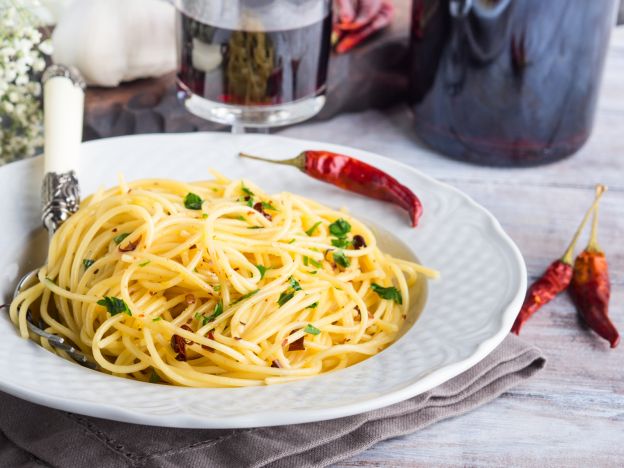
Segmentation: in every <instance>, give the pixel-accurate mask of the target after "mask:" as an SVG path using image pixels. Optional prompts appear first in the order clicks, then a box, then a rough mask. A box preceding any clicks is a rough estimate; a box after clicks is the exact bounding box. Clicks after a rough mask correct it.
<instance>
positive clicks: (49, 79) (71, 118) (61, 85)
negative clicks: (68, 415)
mask: <svg viewBox="0 0 624 468" xmlns="http://www.w3.org/2000/svg"><path fill="white" fill-rule="evenodd" d="M42 83H43V94H44V128H45V143H44V172H45V175H44V177H43V183H42V188H41V220H42V222H43V226H44V227H45V228H46V229H47V230H48V234H49V236H50V237H52V235H53V234H54V232H56V230H57V229H58V228H59V226H60V225H61V224H62V223H63V222H64V221H65V220H66V219H67V218H69V217H70V216H71V215H72V214H73V213H75V212H76V211H77V210H78V206H79V205H80V189H79V185H78V179H77V177H76V168H77V167H78V155H79V151H80V141H81V140H82V118H83V113H84V89H85V82H84V80H83V79H82V77H81V76H80V74H79V73H78V71H77V70H75V69H74V68H72V67H67V66H64V65H58V64H57V65H52V66H50V67H48V68H47V69H46V71H45V72H44V74H43V77H42ZM37 272H38V269H37V270H33V271H31V272H29V273H26V274H25V275H24V276H22V278H21V279H20V280H19V282H18V283H17V286H16V288H15V292H14V294H13V298H15V297H16V296H17V295H18V294H19V292H20V291H21V290H22V288H23V287H24V286H26V285H28V284H29V283H33V282H34V280H35V279H36V276H37ZM26 322H27V325H28V329H29V330H30V331H31V332H33V333H34V334H36V335H38V336H40V337H42V338H45V339H46V340H48V342H49V343H50V345H51V346H53V347H54V348H57V349H60V350H63V351H65V352H66V353H67V354H68V355H69V356H70V357H71V358H72V359H74V360H75V361H76V362H77V363H78V364H80V365H82V366H85V367H88V368H90V369H95V368H96V367H97V365H96V364H95V363H94V362H92V361H91V360H90V359H89V358H88V357H87V356H86V355H85V354H84V353H83V352H81V351H80V350H78V349H77V348H76V347H75V346H74V345H72V344H71V343H70V342H68V341H67V340H66V339H65V338H63V337H61V336H58V335H55V334H52V333H48V332H47V331H45V330H44V329H43V327H44V326H45V325H43V323H39V324H37V323H35V320H34V318H33V315H32V313H31V311H30V310H29V311H28V312H27V314H26Z"/></svg>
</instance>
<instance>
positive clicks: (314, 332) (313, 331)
mask: <svg viewBox="0 0 624 468" xmlns="http://www.w3.org/2000/svg"><path fill="white" fill-rule="evenodd" d="M303 331H304V332H306V333H309V334H310V335H318V334H319V333H321V330H319V329H318V328H316V327H315V326H314V325H312V324H311V323H308V324H307V325H306V327H305V328H304V329H303Z"/></svg>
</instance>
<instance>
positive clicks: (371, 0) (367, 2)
mask: <svg viewBox="0 0 624 468" xmlns="http://www.w3.org/2000/svg"><path fill="white" fill-rule="evenodd" d="M384 3H388V4H390V1H389V0H360V1H359V2H358V8H357V12H356V15H355V18H354V19H352V20H351V21H339V23H338V27H339V28H340V29H342V30H343V31H355V30H356V29H361V28H363V27H364V26H366V25H367V24H368V23H370V22H371V21H373V19H374V18H376V16H377V15H378V14H379V12H380V11H381V8H382V7H383V5H384ZM390 6H392V5H391V4H390Z"/></svg>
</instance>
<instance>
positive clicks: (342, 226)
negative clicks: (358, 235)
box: [329, 218, 351, 237]
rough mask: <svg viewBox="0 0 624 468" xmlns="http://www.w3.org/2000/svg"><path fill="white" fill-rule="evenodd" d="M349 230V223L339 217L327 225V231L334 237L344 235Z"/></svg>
mask: <svg viewBox="0 0 624 468" xmlns="http://www.w3.org/2000/svg"><path fill="white" fill-rule="evenodd" d="M349 231H351V225H350V224H349V223H348V222H347V221H346V220H344V219H342V218H339V219H337V220H336V221H334V222H333V223H331V224H330V225H329V232H330V233H331V235H333V236H336V237H344V236H346V235H347V234H348V233H349Z"/></svg>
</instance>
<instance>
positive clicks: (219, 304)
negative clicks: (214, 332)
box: [202, 301, 223, 325]
mask: <svg viewBox="0 0 624 468" xmlns="http://www.w3.org/2000/svg"><path fill="white" fill-rule="evenodd" d="M222 313H223V301H219V302H217V305H216V306H215V308H214V311H213V312H212V314H210V315H209V316H208V317H202V325H206V324H208V323H210V322H212V321H214V320H215V319H216V318H217V317H218V316H219V315H221V314H222Z"/></svg>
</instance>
